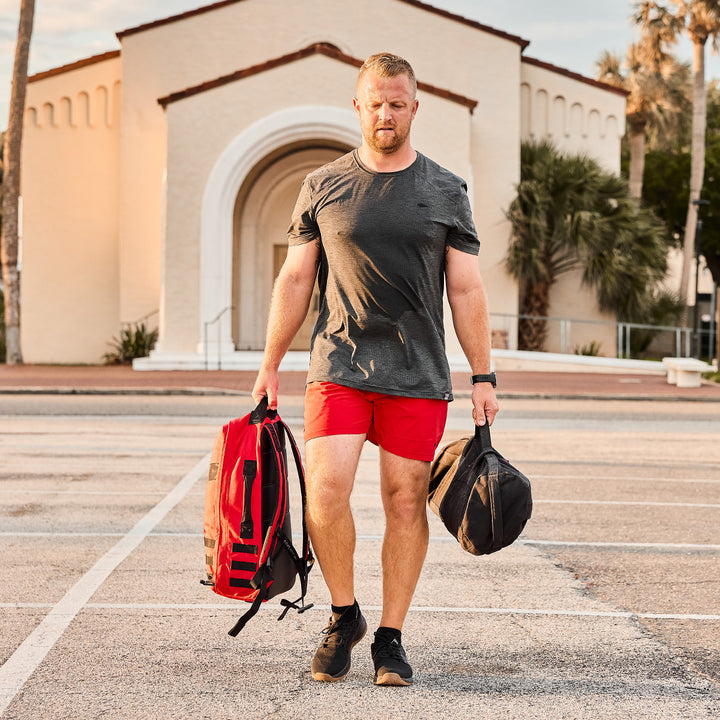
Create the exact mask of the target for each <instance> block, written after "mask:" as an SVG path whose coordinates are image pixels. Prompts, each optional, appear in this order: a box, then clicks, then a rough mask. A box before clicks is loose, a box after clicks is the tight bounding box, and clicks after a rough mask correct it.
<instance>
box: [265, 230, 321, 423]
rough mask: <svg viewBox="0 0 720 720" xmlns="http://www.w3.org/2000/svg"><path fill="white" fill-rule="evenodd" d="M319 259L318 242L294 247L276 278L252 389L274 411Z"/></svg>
mask: <svg viewBox="0 0 720 720" xmlns="http://www.w3.org/2000/svg"><path fill="white" fill-rule="evenodd" d="M319 261H320V243H319V241H313V242H308V243H305V244H304V245H295V246H292V247H290V248H288V254H287V258H286V259H285V262H284V263H283V266H282V268H281V269H280V274H279V275H278V276H277V279H276V280H275V286H274V288H273V293H272V300H271V301H270V314H269V317H268V325H267V334H266V337H265V352H264V354H263V360H262V364H261V366H260V371H259V372H258V376H257V379H256V380H255V386H254V387H253V391H252V397H253V400H254V401H255V403H258V402H260V400H261V399H262V398H263V397H265V396H267V398H268V407H270V408H271V409H273V410H274V409H275V408H277V390H278V368H279V367H280V361H281V360H282V359H283V357H284V356H285V353H286V352H287V350H288V348H289V347H290V343H291V342H292V341H293V338H294V337H295V335H296V334H297V332H298V330H299V329H300V326H301V325H302V324H303V321H304V320H305V317H306V316H307V313H308V308H309V307H310V299H311V297H312V291H313V286H314V285H315V276H316V275H317V268H318V264H319Z"/></svg>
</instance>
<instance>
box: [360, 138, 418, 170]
mask: <svg viewBox="0 0 720 720" xmlns="http://www.w3.org/2000/svg"><path fill="white" fill-rule="evenodd" d="M358 155H359V156H360V160H361V161H362V163H363V165H365V167H367V168H368V169H370V170H374V171H375V172H398V171H400V170H404V169H405V168H407V167H410V166H411V165H412V164H413V163H414V162H415V158H416V157H417V152H415V150H413V148H412V147H411V146H410V145H409V144H408V145H406V146H405V147H402V148H400V149H399V150H397V151H396V152H393V153H389V154H387V155H385V154H383V153H378V152H375V151H374V150H372V149H370V148H369V147H368V146H367V145H365V143H363V144H362V145H361V146H360V147H359V148H358Z"/></svg>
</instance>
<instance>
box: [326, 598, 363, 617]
mask: <svg viewBox="0 0 720 720" xmlns="http://www.w3.org/2000/svg"><path fill="white" fill-rule="evenodd" d="M356 605H357V600H356V601H355V602H354V603H353V604H352V605H340V606H338V605H331V606H330V609H331V610H332V611H333V613H335V615H343V614H344V613H346V612H347V611H348V610H351V609H352V608H354V607H355V606H356Z"/></svg>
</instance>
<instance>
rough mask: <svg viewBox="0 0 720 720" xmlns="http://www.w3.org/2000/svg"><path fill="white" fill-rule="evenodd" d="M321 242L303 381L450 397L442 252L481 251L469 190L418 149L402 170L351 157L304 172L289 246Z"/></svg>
mask: <svg viewBox="0 0 720 720" xmlns="http://www.w3.org/2000/svg"><path fill="white" fill-rule="evenodd" d="M318 239H319V240H320V246H321V262H320V270H319V275H318V285H319V289H320V307H319V312H318V318H317V322H316V323H315V327H314V329H313V335H312V342H311V354H310V371H309V373H308V378H307V381H308V382H313V381H329V382H334V383H338V384H340V385H346V386H349V387H354V388H360V389H363V390H369V391H375V392H382V393H387V394H391V395H402V396H406V397H417V398H437V399H442V400H452V387H451V383H450V369H449V367H448V362H447V357H446V355H445V331H444V327H443V289H444V283H445V255H446V251H447V246H448V245H449V246H451V247H453V248H456V249H457V250H461V251H462V252H466V253H470V254H473V255H477V254H478V251H479V248H480V243H479V242H478V237H477V232H476V231H475V226H474V224H473V220H472V213H471V210H470V203H469V201H468V197H467V186H466V185H465V183H464V181H463V180H462V179H461V178H459V177H458V176H457V175H454V174H453V173H451V172H449V171H448V170H445V169H444V168H442V167H441V166H440V165H438V164H437V163H435V162H433V161H432V160H430V159H428V158H426V157H425V156H424V155H421V154H420V153H418V155H417V158H416V160H415V162H414V163H413V164H412V165H410V166H409V167H407V168H405V169H404V170H400V171H399V172H390V173H378V172H373V171H371V170H369V169H368V168H366V167H365V166H364V165H363V164H362V163H361V162H360V159H359V157H358V155H357V151H353V152H351V153H348V154H347V155H343V156H342V157H340V158H338V159H337V160H335V161H334V162H331V163H329V164H327V165H324V166H323V167H321V168H319V169H318V170H316V171H314V172H312V173H310V174H309V175H308V176H307V177H306V178H305V181H304V183H303V186H302V189H301V191H300V195H299V197H298V200H297V204H296V206H295V210H294V212H293V217H292V224H291V226H290V229H289V231H288V241H289V244H290V245H291V246H292V245H302V244H303V243H307V242H311V241H314V240H318Z"/></svg>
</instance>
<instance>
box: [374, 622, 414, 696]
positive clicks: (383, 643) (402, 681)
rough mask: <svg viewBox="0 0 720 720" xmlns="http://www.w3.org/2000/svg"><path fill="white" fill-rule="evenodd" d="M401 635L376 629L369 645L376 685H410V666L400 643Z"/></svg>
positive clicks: (411, 677)
mask: <svg viewBox="0 0 720 720" xmlns="http://www.w3.org/2000/svg"><path fill="white" fill-rule="evenodd" d="M400 639H401V636H400V635H399V634H397V635H393V634H390V633H387V632H385V631H384V630H378V631H377V632H376V633H375V642H374V643H373V644H372V645H371V646H370V653H371V654H372V659H373V663H374V665H375V680H374V681H373V682H374V683H375V684H376V685H412V681H413V673H412V668H411V667H410V665H408V661H407V656H406V655H405V650H404V649H403V646H402V645H401V644H400Z"/></svg>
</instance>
